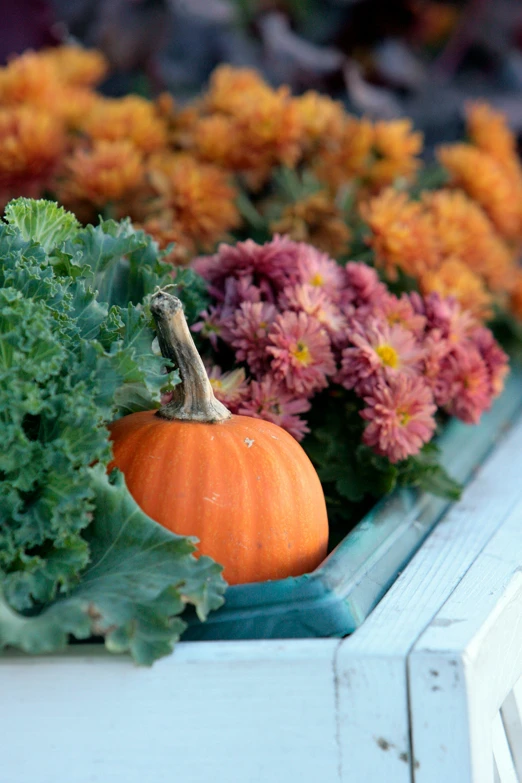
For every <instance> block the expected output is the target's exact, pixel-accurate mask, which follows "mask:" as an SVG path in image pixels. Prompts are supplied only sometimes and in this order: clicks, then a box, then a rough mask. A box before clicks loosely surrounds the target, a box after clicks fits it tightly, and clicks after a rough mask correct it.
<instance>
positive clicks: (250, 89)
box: [195, 66, 303, 188]
mask: <svg viewBox="0 0 522 783" xmlns="http://www.w3.org/2000/svg"><path fill="white" fill-rule="evenodd" d="M204 105H205V107H206V109H207V112H212V114H211V115H210V116H209V117H207V118H205V119H202V120H201V126H202V127H201V128H198V129H197V130H196V132H195V139H196V150H197V152H198V154H200V155H201V156H202V157H203V158H204V159H205V160H208V161H209V162H212V163H214V162H216V163H220V164H221V165H223V166H225V167H226V168H229V169H231V170H234V171H241V172H243V173H245V174H246V175H247V178H248V180H249V182H250V184H251V185H252V187H254V188H255V187H259V186H260V185H261V184H263V182H264V181H265V180H266V179H267V177H268V176H269V175H270V172H271V169H272V168H273V167H274V166H277V165H281V164H283V165H285V166H294V165H295V163H296V162H297V160H298V159H299V157H300V155H301V147H302V136H303V128H302V125H301V121H300V118H299V113H298V110H297V107H296V104H295V102H294V100H293V99H292V98H291V96H290V93H289V90H288V88H286V87H280V88H279V89H277V90H273V89H271V88H270V87H269V86H268V85H267V84H266V83H265V82H264V81H263V80H262V79H261V77H260V76H259V75H258V74H257V73H255V72H254V71H250V70H248V69H232V68H230V67H229V66H221V67H219V68H217V69H216V70H215V71H214V73H213V75H212V79H211V85H210V90H209V92H208V95H207V97H206V100H205V102H204ZM217 117H219V118H220V119H217ZM221 117H223V118H224V119H221ZM227 120H228V121H227ZM214 133H215V134H216V139H215V140H214V139H213V138H212V136H213V134H214ZM225 135H228V139H227V140H226V139H225ZM227 142H228V143H227Z"/></svg>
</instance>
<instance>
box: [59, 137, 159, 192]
mask: <svg viewBox="0 0 522 783" xmlns="http://www.w3.org/2000/svg"><path fill="white" fill-rule="evenodd" d="M143 176H144V168H143V162H142V158H141V155H140V153H139V151H138V150H137V149H136V147H135V146H134V145H133V144H131V142H129V141H123V140H120V141H104V140H102V141H95V142H94V144H93V146H92V148H90V149H83V148H78V149H76V150H75V151H74V152H73V154H72V155H71V156H70V157H69V158H68V159H67V160H66V161H65V163H64V167H63V176H62V177H61V179H60V181H59V183H58V186H57V192H58V195H59V197H60V199H61V200H62V201H63V202H64V203H65V204H66V205H75V204H76V202H80V203H82V202H84V203H85V202H87V203H89V204H92V205H94V206H95V207H102V206H104V205H106V204H109V203H113V202H117V201H121V199H123V198H128V197H130V196H131V195H132V193H133V192H134V191H135V190H136V189H137V188H138V186H139V185H140V184H141V183H142V182H143Z"/></svg>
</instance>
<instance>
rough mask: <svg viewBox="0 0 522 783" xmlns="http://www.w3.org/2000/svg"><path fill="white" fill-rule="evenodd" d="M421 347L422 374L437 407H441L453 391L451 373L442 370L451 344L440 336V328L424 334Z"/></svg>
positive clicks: (449, 398)
mask: <svg viewBox="0 0 522 783" xmlns="http://www.w3.org/2000/svg"><path fill="white" fill-rule="evenodd" d="M423 347H424V357H423V366H422V375H423V376H424V379H425V380H426V382H427V384H428V386H429V387H430V389H431V391H432V393H433V398H434V400H435V402H436V403H437V405H438V406H439V407H443V406H444V405H446V404H447V403H448V402H449V401H450V400H451V398H452V396H453V393H454V383H453V378H452V376H451V374H449V373H445V372H443V368H444V365H445V363H446V360H447V357H448V356H449V355H450V354H451V351H452V345H451V343H450V341H449V340H447V339H446V338H444V337H442V335H441V332H440V329H432V330H431V332H429V333H428V334H427V335H426V336H425V338H424V342H423Z"/></svg>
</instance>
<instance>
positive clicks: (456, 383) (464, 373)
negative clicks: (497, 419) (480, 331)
mask: <svg viewBox="0 0 522 783" xmlns="http://www.w3.org/2000/svg"><path fill="white" fill-rule="evenodd" d="M442 375H443V376H447V377H448V379H449V380H448V382H449V383H451V386H452V398H451V400H449V402H448V403H447V404H446V405H445V408H446V410H447V412H448V413H449V414H451V415H452V416H456V417H457V418H458V419H461V420H462V421H464V422H466V424H477V423H478V421H479V419H480V417H481V415H482V414H483V413H484V411H486V410H489V408H490V407H491V402H492V395H491V382H490V377H489V373H488V368H487V366H486V363H485V362H484V360H483V359H482V357H481V355H480V353H479V352H478V350H477V349H476V348H475V347H474V346H473V345H472V344H471V343H470V344H469V345H468V346H466V347H464V348H463V347H460V346H459V347H457V348H455V349H454V350H453V352H452V353H451V354H450V356H449V357H448V358H447V359H446V361H445V363H444V367H443V370H442Z"/></svg>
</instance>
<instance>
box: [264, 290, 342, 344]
mask: <svg viewBox="0 0 522 783" xmlns="http://www.w3.org/2000/svg"><path fill="white" fill-rule="evenodd" d="M277 303H278V305H279V307H280V308H281V309H282V310H294V311H295V312H297V313H299V312H303V313H306V314H307V315H311V316H313V317H314V318H315V319H316V320H317V321H319V323H320V324H322V326H324V328H325V329H326V331H327V332H328V334H329V335H330V336H331V337H332V339H335V338H337V337H340V335H341V334H342V333H343V332H344V331H345V330H346V327H347V321H346V318H345V317H344V315H343V314H342V313H341V311H340V309H339V308H338V306H337V305H336V304H335V303H334V302H333V301H332V299H331V298H330V297H329V296H328V294H327V293H326V291H325V290H324V289H323V288H317V287H314V286H312V285H308V284H303V285H293V286H287V287H286V288H285V289H284V290H283V293H282V294H281V295H280V296H279V298H278V302H277Z"/></svg>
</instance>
